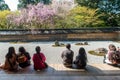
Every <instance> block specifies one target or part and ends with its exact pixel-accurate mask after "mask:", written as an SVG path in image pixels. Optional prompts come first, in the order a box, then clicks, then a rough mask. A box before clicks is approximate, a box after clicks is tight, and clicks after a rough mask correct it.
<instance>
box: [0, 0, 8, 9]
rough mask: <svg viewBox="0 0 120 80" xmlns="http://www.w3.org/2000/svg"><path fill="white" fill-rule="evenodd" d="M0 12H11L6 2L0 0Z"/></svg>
mask: <svg viewBox="0 0 120 80" xmlns="http://www.w3.org/2000/svg"><path fill="white" fill-rule="evenodd" d="M0 10H10V8H9V7H8V5H7V4H6V3H5V1H4V0H0Z"/></svg>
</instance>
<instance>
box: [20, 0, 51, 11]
mask: <svg viewBox="0 0 120 80" xmlns="http://www.w3.org/2000/svg"><path fill="white" fill-rule="evenodd" d="M18 1H19V4H18V9H21V8H26V7H27V5H29V4H37V3H39V2H42V3H44V4H49V3H50V2H51V0H18Z"/></svg>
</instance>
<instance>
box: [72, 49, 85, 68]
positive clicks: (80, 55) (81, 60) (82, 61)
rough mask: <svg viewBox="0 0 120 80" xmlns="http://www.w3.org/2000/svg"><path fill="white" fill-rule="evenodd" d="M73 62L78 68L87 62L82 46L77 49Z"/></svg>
mask: <svg viewBox="0 0 120 80" xmlns="http://www.w3.org/2000/svg"><path fill="white" fill-rule="evenodd" d="M74 64H75V65H76V68H78V69H81V68H85V66H86V64H87V55H86V51H85V49H84V48H83V47H81V48H80V49H79V52H78V55H77V56H76V59H75V61H74Z"/></svg>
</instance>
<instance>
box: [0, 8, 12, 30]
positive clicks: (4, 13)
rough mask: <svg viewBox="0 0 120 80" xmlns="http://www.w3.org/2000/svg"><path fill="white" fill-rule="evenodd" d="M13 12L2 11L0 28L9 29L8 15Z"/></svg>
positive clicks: (0, 13) (0, 12)
mask: <svg viewBox="0 0 120 80" xmlns="http://www.w3.org/2000/svg"><path fill="white" fill-rule="evenodd" d="M10 13H11V12H10V11H8V10H4V11H0V29H8V22H7V18H6V17H7V15H9V14H10Z"/></svg>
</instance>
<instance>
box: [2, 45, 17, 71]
mask: <svg viewBox="0 0 120 80" xmlns="http://www.w3.org/2000/svg"><path fill="white" fill-rule="evenodd" d="M16 59H17V56H16V53H15V49H14V47H9V49H8V53H7V54H6V56H5V63H4V64H3V65H1V66H0V67H1V68H3V69H4V70H8V71H17V70H18V63H17V60H16Z"/></svg>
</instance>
